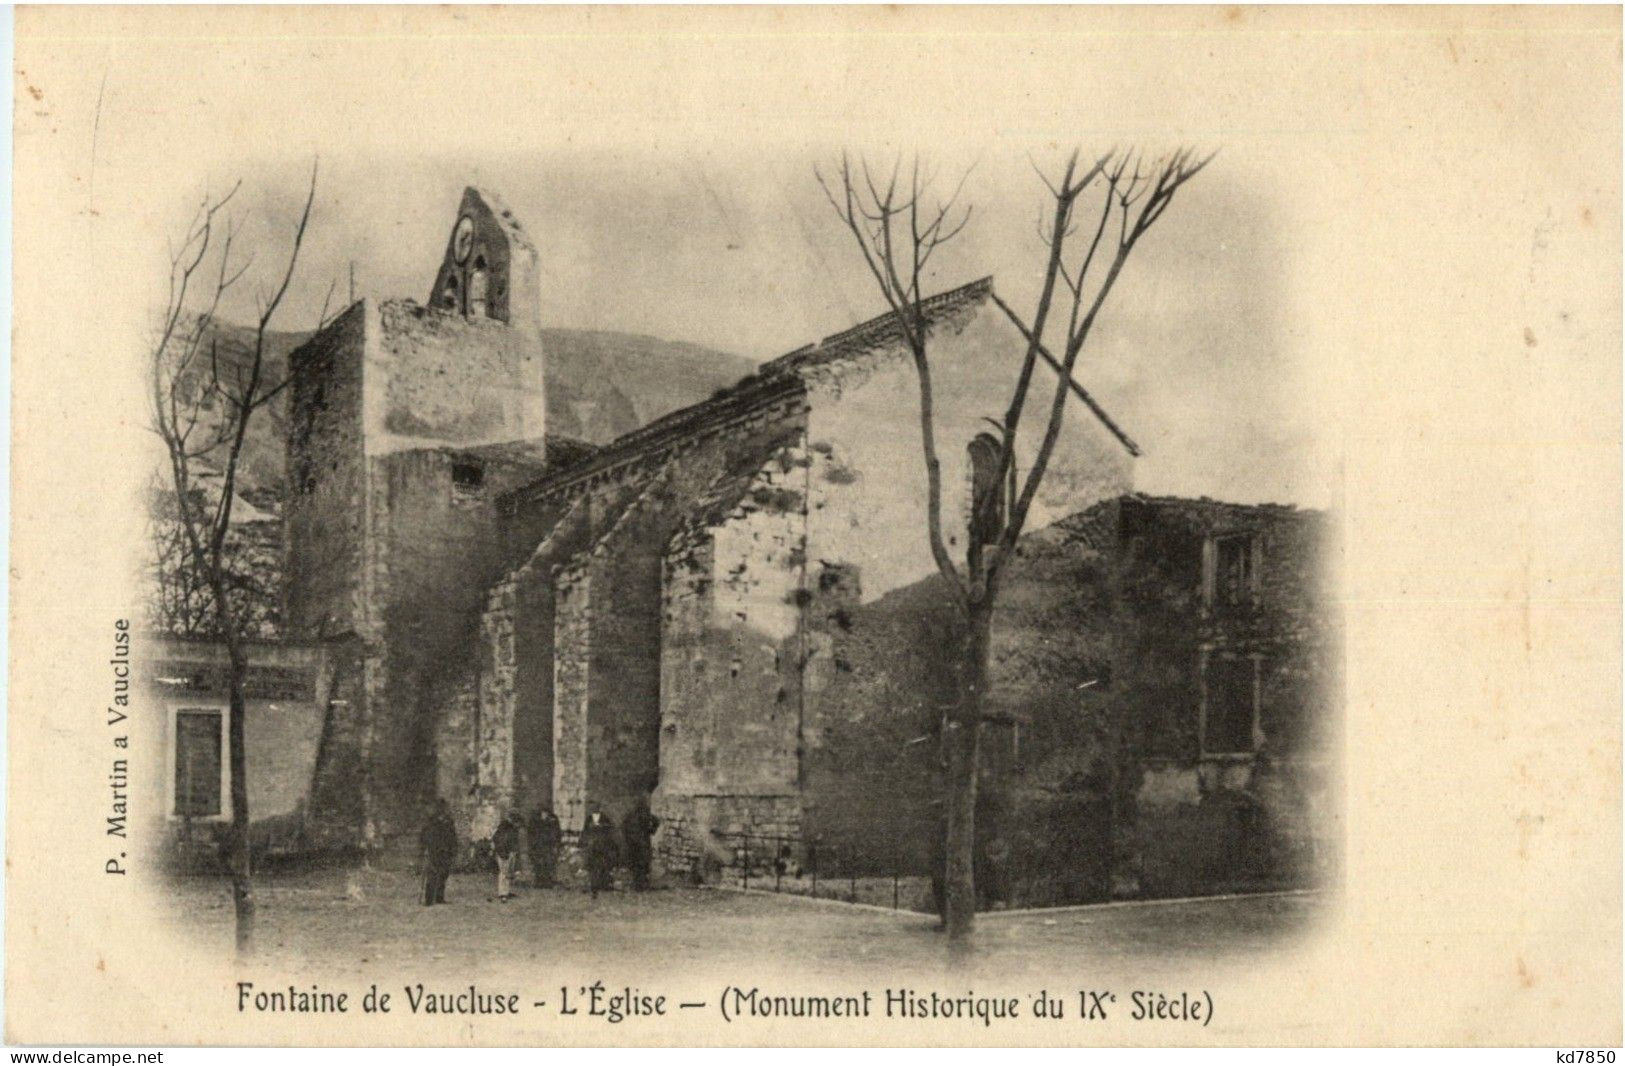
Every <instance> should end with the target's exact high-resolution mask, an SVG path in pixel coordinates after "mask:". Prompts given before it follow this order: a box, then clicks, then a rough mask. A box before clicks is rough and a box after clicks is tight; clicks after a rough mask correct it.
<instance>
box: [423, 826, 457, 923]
mask: <svg viewBox="0 0 1625 1066" xmlns="http://www.w3.org/2000/svg"><path fill="white" fill-rule="evenodd" d="M419 843H420V844H421V845H422V850H423V905H424V906H425V907H428V906H432V905H434V904H436V903H444V902H446V878H448V877H450V876H451V864H452V862H453V861H455V860H456V858H457V825H456V823H455V822H453V821H452V820H451V804H449V803H447V802H446V801H445V800H443V799H442V800H437V801H436V802H435V809H434V813H433V814H431V815H429V820H428V821H427V822H425V823H424V825H423V834H422V836H421V837H420V839H419Z"/></svg>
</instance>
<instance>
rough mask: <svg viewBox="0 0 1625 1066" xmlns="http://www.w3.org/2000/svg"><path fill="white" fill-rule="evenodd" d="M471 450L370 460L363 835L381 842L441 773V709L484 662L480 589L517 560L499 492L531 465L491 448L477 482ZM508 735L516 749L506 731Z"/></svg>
mask: <svg viewBox="0 0 1625 1066" xmlns="http://www.w3.org/2000/svg"><path fill="white" fill-rule="evenodd" d="M471 462H472V461H471V460H470V459H469V458H468V457H467V456H466V455H465V454H463V453H461V452H458V451H455V450H449V449H438V448H425V449H417V450H414V451H405V452H394V453H389V454H385V455H382V456H377V457H375V458H373V459H371V460H370V461H369V473H370V491H369V494H368V495H369V501H370V504H371V508H370V514H369V521H370V529H371V537H370V540H369V542H368V544H369V551H368V555H367V562H368V587H369V591H370V598H371V601H372V610H373V617H374V619H375V622H374V626H375V631H376V633H377V640H376V642H375V643H374V644H372V645H371V646H370V648H371V657H372V661H371V667H372V672H371V674H370V675H369V677H370V679H371V684H372V687H371V688H370V691H369V692H368V700H367V705H368V708H369V710H370V712H371V714H370V717H369V719H368V727H367V741H366V758H367V766H368V771H367V780H368V788H369V791H370V793H371V797H370V806H369V824H370V838H371V839H372V841H373V842H374V843H376V844H379V845H385V844H394V843H400V842H402V841H406V842H408V843H410V841H411V840H412V839H413V836H414V834H415V827H416V826H417V825H418V824H419V823H420V822H421V820H422V818H423V817H424V816H425V815H426V813H427V805H428V803H429V801H430V800H431V799H432V798H433V797H432V796H431V795H430V789H431V787H433V786H434V785H436V784H445V783H444V782H441V781H440V774H439V772H438V768H437V766H436V754H435V735H436V729H437V717H438V716H439V715H440V714H441V713H443V708H445V707H446V706H448V704H451V705H455V704H456V701H457V700H458V699H459V698H460V696H459V693H460V692H461V691H462V690H463V688H464V687H465V686H466V685H467V684H468V681H467V678H468V677H469V676H470V674H471V672H472V671H473V670H474V669H476V668H477V665H480V664H476V663H473V662H471V661H470V656H471V653H475V652H476V651H477V649H478V648H479V646H480V644H479V640H478V636H479V633H480V618H481V610H482V608H483V607H484V606H485V604H486V595H487V594H486V590H487V589H488V588H489V587H490V586H491V584H492V583H493V582H495V581H496V579H497V578H498V577H499V576H500V575H501V574H502V573H503V571H504V570H505V569H507V568H508V567H509V566H510V565H511V564H512V560H510V559H509V558H508V557H507V555H506V551H505V548H506V541H505V540H504V538H503V537H502V536H501V535H500V533H499V530H498V519H497V510H496V506H495V502H494V501H495V498H496V497H497V496H499V495H500V494H501V493H502V492H504V491H506V490H507V489H510V488H512V487H514V486H515V485H516V484H518V483H520V482H523V481H525V480H528V479H530V478H531V477H534V476H535V469H534V467H532V466H529V465H527V464H523V463H512V462H503V461H499V460H495V459H490V458H487V459H484V460H481V461H479V463H478V470H479V481H478V484H474V483H472V481H471V480H470V478H471V475H470V473H468V471H469V470H470V469H471ZM486 672H487V673H489V670H487V671H486ZM504 736H505V738H506V740H505V750H507V751H509V752H510V754H509V755H508V756H507V757H508V758H511V734H505V735H504ZM502 775H503V776H506V771H503V774H502ZM482 784H484V782H482ZM503 795H504V796H506V795H511V793H504V794H503ZM447 798H453V797H451V796H448V797H447Z"/></svg>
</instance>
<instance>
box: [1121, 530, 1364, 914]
mask: <svg viewBox="0 0 1625 1066" xmlns="http://www.w3.org/2000/svg"><path fill="white" fill-rule="evenodd" d="M1328 534H1329V530H1328V523H1327V521H1326V518H1325V516H1324V515H1321V514H1318V513H1314V512H1302V511H1295V510H1293V509H1290V508H1284V507H1271V506H1262V507H1244V506H1240V505H1233V504H1222V503H1217V502H1215V501H1210V500H1167V499H1155V498H1133V499H1131V500H1127V501H1125V502H1124V505H1123V521H1122V544H1123V553H1124V557H1123V562H1122V573H1123V575H1124V577H1123V581H1124V596H1123V604H1124V609H1125V610H1126V611H1127V612H1129V613H1130V616H1131V625H1130V627H1129V630H1128V631H1129V632H1130V633H1131V634H1133V643H1132V645H1131V646H1130V647H1129V648H1128V649H1127V651H1126V655H1125V658H1124V664H1125V671H1126V677H1125V681H1126V682H1127V684H1126V685H1125V686H1124V695H1123V698H1124V707H1123V714H1124V716H1125V717H1124V722H1125V728H1126V729H1128V730H1129V731H1130V734H1129V736H1130V743H1131V745H1132V748H1133V750H1134V751H1136V752H1138V753H1139V754H1140V760H1139V763H1138V766H1137V773H1138V776H1137V778H1136V780H1135V781H1134V782H1133V788H1132V818H1133V823H1134V825H1135V826H1136V833H1137V837H1136V840H1135V846H1134V849H1133V850H1134V862H1133V863H1132V864H1131V865H1130V867H1129V868H1127V870H1126V875H1127V876H1129V877H1131V878H1132V880H1133V881H1134V883H1135V885H1136V888H1137V891H1138V892H1139V893H1141V894H1144V895H1157V896H1168V895H1186V894H1190V893H1194V892H1210V891H1216V890H1224V889H1226V888H1237V887H1255V886H1261V885H1273V884H1306V883H1321V882H1323V881H1324V880H1325V879H1326V878H1327V877H1328V876H1329V875H1330V872H1331V868H1332V865H1333V864H1334V862H1335V858H1336V852H1337V848H1336V840H1337V837H1338V833H1339V830H1338V827H1337V820H1336V807H1337V804H1336V802H1335V795H1336V782H1335V775H1334V774H1333V771H1332V756H1333V754H1334V752H1333V749H1332V748H1331V740H1332V738H1333V737H1334V736H1335V735H1336V731H1337V728H1338V725H1339V722H1340V705H1341V688H1342V685H1341V676H1340V671H1339V662H1338V652H1337V649H1338V647H1339V644H1340V637H1339V633H1340V629H1339V626H1338V624H1337V619H1336V617H1335V615H1334V613H1333V612H1332V604H1331V600H1330V598H1329V596H1328V595H1327V592H1326V590H1325V588H1324V587H1323V585H1322V575H1323V573H1324V568H1325V565H1326V551H1327V547H1328V544H1327V538H1328ZM1238 535H1243V536H1247V537H1251V538H1253V540H1254V542H1256V545H1257V547H1256V549H1254V551H1255V552H1256V554H1255V555H1254V561H1255V562H1254V565H1255V566H1256V567H1257V578H1256V582H1255V584H1254V591H1252V592H1251V593H1250V594H1249V595H1247V596H1245V597H1243V602H1242V603H1240V604H1236V605H1226V604H1224V603H1223V602H1221V601H1222V597H1216V596H1215V594H1214V591H1215V590H1214V588H1213V585H1214V582H1215V564H1216V562H1217V559H1216V551H1215V541H1216V538H1225V537H1235V536H1238ZM1223 660H1229V661H1231V662H1236V663H1242V664H1250V665H1251V669H1252V670H1253V671H1254V672H1255V676H1256V679H1257V715H1256V720H1255V724H1254V727H1253V741H1252V744H1251V745H1250V746H1249V750H1247V751H1245V752H1240V753H1232V752H1217V751H1214V750H1212V749H1213V746H1214V745H1213V743H1212V742H1211V741H1208V742H1206V743H1205V742H1204V739H1203V733H1204V718H1205V716H1207V715H1208V714H1209V713H1210V711H1211V705H1212V701H1213V700H1214V699H1216V698H1217V697H1216V693H1215V690H1214V684H1215V681H1214V677H1213V675H1212V673H1211V671H1212V669H1213V664H1214V663H1215V662H1218V661H1223ZM1208 728H1211V726H1209V727H1208Z"/></svg>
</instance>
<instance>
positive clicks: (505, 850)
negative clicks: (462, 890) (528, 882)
mask: <svg viewBox="0 0 1625 1066" xmlns="http://www.w3.org/2000/svg"><path fill="white" fill-rule="evenodd" d="M518 823H519V816H518V815H516V814H514V813H513V812H512V811H509V812H508V813H507V814H505V815H503V816H502V824H501V825H498V826H497V831H496V832H495V833H492V834H491V851H492V852H493V853H494V854H495V855H496V859H497V899H499V900H502V901H503V902H504V903H505V902H507V901H508V900H510V899H513V867H514V863H516V862H518V861H519V824H518Z"/></svg>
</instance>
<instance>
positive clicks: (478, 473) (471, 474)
mask: <svg viewBox="0 0 1625 1066" xmlns="http://www.w3.org/2000/svg"><path fill="white" fill-rule="evenodd" d="M451 484H452V487H453V488H455V489H458V490H459V491H462V492H478V491H479V490H480V488H481V487H483V486H484V485H485V467H484V466H483V465H482V464H480V463H468V462H464V463H453V464H451Z"/></svg>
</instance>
